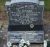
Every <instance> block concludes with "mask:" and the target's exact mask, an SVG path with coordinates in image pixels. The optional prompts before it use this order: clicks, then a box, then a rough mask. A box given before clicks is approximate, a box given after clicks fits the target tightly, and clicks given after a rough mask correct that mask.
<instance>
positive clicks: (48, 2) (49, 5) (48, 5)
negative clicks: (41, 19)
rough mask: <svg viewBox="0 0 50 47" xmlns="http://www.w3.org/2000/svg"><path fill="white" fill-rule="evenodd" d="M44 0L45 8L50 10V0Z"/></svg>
mask: <svg viewBox="0 0 50 47" xmlns="http://www.w3.org/2000/svg"><path fill="white" fill-rule="evenodd" d="M44 2H45V9H46V10H48V11H50V0H44Z"/></svg>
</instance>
